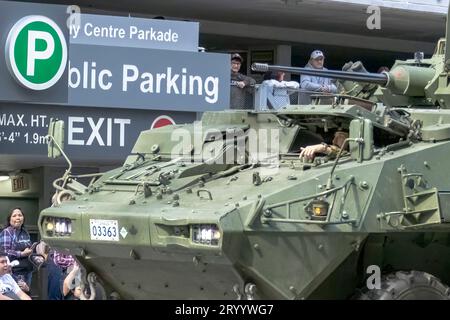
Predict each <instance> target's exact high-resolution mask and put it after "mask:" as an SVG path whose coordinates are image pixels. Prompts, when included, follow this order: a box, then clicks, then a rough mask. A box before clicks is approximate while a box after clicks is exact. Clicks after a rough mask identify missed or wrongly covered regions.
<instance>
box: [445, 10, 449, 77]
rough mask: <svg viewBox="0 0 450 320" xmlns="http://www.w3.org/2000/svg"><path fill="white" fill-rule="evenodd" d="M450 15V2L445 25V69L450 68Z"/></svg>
mask: <svg viewBox="0 0 450 320" xmlns="http://www.w3.org/2000/svg"><path fill="white" fill-rule="evenodd" d="M449 16H450V4H449V6H448V12H447V23H446V27H445V58H444V62H445V69H446V70H450V49H449V44H450V21H449Z"/></svg>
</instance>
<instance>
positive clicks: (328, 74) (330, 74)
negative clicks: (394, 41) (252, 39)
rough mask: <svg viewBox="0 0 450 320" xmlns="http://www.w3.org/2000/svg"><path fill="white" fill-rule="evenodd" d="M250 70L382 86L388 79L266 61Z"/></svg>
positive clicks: (384, 76) (365, 74)
mask: <svg viewBox="0 0 450 320" xmlns="http://www.w3.org/2000/svg"><path fill="white" fill-rule="evenodd" d="M252 70H253V71H258V72H267V71H283V72H290V73H295V74H302V75H308V76H320V77H324V78H331V79H339V80H350V81H357V82H368V83H376V84H380V85H382V86H385V85H386V84H387V83H388V80H389V78H388V75H387V74H385V73H361V72H347V71H334V70H318V69H309V68H299V67H285V66H277V65H268V64H266V63H253V64H252Z"/></svg>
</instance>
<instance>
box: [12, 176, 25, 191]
mask: <svg viewBox="0 0 450 320" xmlns="http://www.w3.org/2000/svg"><path fill="white" fill-rule="evenodd" d="M11 187H12V192H18V191H24V190H28V188H29V185H28V179H27V177H25V176H14V177H12V178H11Z"/></svg>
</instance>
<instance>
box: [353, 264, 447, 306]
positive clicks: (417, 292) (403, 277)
mask: <svg viewBox="0 0 450 320" xmlns="http://www.w3.org/2000/svg"><path fill="white" fill-rule="evenodd" d="M355 299H358V300H450V288H449V287H448V286H446V285H444V284H443V283H442V282H441V281H440V280H439V279H438V278H436V277H434V276H432V275H431V274H428V273H426V272H421V271H414V270H413V271H397V272H394V273H390V274H388V275H385V276H382V277H381V289H371V290H369V289H365V291H363V292H361V293H359V294H358V295H357V296H356V297H355Z"/></svg>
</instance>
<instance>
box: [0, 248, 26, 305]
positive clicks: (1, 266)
mask: <svg viewBox="0 0 450 320" xmlns="http://www.w3.org/2000/svg"><path fill="white" fill-rule="evenodd" d="M9 268H10V266H9V264H8V256H7V254H6V253H0V300H31V298H30V296H29V295H27V294H26V293H25V292H23V290H22V289H20V287H19V286H18V285H17V282H16V281H15V280H14V278H13V277H12V276H11V275H10V274H9Z"/></svg>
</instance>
